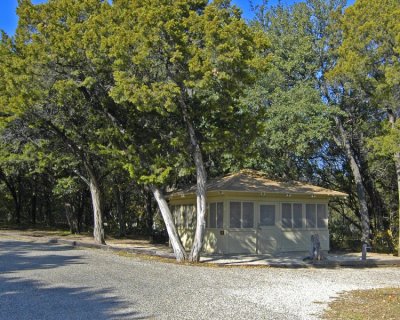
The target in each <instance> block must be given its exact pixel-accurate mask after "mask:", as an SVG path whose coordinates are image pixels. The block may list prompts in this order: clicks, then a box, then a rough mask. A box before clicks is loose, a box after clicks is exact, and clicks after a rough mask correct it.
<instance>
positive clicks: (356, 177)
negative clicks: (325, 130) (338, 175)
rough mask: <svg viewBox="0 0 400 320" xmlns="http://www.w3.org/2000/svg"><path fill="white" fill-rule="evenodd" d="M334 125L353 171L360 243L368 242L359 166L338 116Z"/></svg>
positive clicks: (363, 188) (368, 225)
mask: <svg viewBox="0 0 400 320" xmlns="http://www.w3.org/2000/svg"><path fill="white" fill-rule="evenodd" d="M335 121H336V125H337V127H338V129H339V132H340V139H341V145H342V146H343V147H344V149H345V152H346V156H347V159H348V161H349V162H350V168H351V172H352V173H353V177H354V181H355V184H356V191H357V197H358V204H359V207H360V218H361V233H362V235H361V242H362V244H367V245H368V244H369V239H370V221H369V214H368V205H367V193H366V190H365V187H364V185H363V181H362V176H361V171H360V167H359V165H358V163H357V161H356V158H355V155H354V152H353V150H352V148H351V145H350V141H349V138H348V136H347V134H346V131H345V129H344V127H343V124H342V122H341V121H340V119H339V118H336V119H335Z"/></svg>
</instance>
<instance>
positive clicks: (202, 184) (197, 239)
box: [180, 97, 207, 262]
mask: <svg viewBox="0 0 400 320" xmlns="http://www.w3.org/2000/svg"><path fill="white" fill-rule="evenodd" d="M180 103H181V107H182V113H183V119H184V121H185V124H186V126H187V129H188V132H189V138H190V144H191V148H192V150H193V159H194V163H195V166H196V183H197V191H196V198H197V211H196V232H195V234H194V239H193V246H192V250H191V251H190V255H189V260H190V261H192V262H198V261H200V252H201V249H202V248H203V241H204V234H205V231H206V212H207V194H206V183H207V174H206V169H205V167H204V162H203V155H202V152H201V148H200V144H199V141H198V140H197V137H196V132H195V130H194V127H193V124H192V121H191V119H190V116H189V112H188V108H187V105H186V103H185V101H184V99H183V97H181V100H180Z"/></svg>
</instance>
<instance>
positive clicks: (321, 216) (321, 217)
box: [317, 204, 328, 228]
mask: <svg viewBox="0 0 400 320" xmlns="http://www.w3.org/2000/svg"><path fill="white" fill-rule="evenodd" d="M317 227H318V228H327V227H328V214H327V212H326V205H324V204H317Z"/></svg>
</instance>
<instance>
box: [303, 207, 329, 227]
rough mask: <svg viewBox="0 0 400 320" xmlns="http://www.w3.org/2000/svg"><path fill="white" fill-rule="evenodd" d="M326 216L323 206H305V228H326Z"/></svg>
mask: <svg viewBox="0 0 400 320" xmlns="http://www.w3.org/2000/svg"><path fill="white" fill-rule="evenodd" d="M327 222H328V214H327V210H326V205H325V204H314V203H312V204H306V226H307V228H327V227H328V223H327Z"/></svg>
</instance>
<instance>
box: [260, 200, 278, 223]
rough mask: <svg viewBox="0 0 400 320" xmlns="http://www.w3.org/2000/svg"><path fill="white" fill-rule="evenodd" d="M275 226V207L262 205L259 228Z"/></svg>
mask: <svg viewBox="0 0 400 320" xmlns="http://www.w3.org/2000/svg"><path fill="white" fill-rule="evenodd" d="M273 225H275V205H273V204H262V205H260V226H273Z"/></svg>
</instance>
